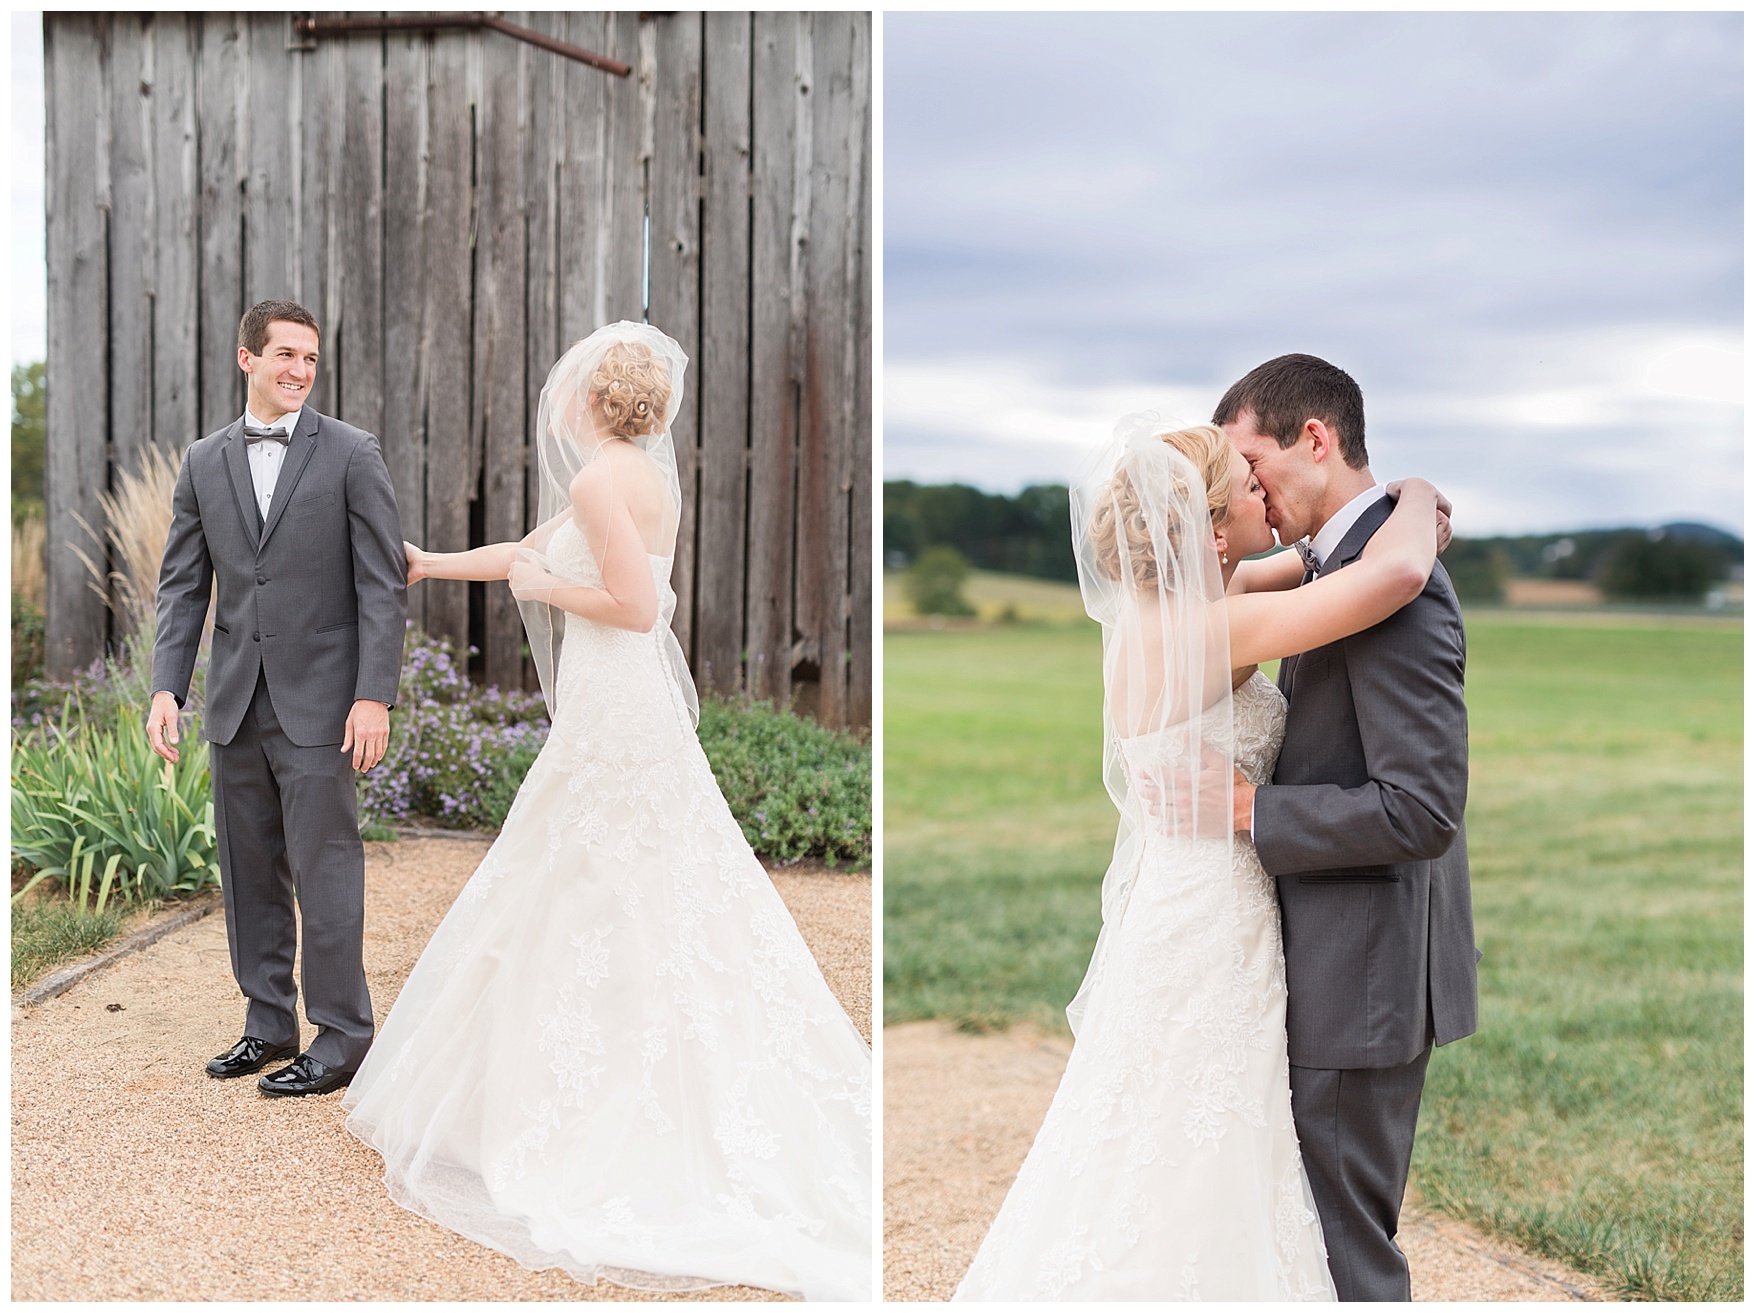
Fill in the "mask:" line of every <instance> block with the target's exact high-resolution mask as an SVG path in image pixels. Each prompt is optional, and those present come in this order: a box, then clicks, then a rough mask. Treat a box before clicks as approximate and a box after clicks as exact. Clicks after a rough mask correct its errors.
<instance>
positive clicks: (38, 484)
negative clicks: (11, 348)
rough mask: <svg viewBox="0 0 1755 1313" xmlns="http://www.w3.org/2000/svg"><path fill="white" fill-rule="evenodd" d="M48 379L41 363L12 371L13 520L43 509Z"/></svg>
mask: <svg viewBox="0 0 1755 1313" xmlns="http://www.w3.org/2000/svg"><path fill="white" fill-rule="evenodd" d="M47 378H48V375H47V373H46V371H45V369H44V366H43V362H42V361H40V360H33V361H31V362H30V363H29V364H27V365H14V366H13V367H12V518H13V519H14V520H17V519H20V518H21V517H22V515H24V514H27V513H29V512H30V511H31V510H32V509H35V510H36V511H37V512H38V513H40V512H41V509H42V505H43V452H44V438H45V436H46V433H47V418H46V417H47V413H48V387H47Z"/></svg>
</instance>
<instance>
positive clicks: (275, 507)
mask: <svg viewBox="0 0 1755 1313" xmlns="http://www.w3.org/2000/svg"><path fill="white" fill-rule="evenodd" d="M316 450H317V412H316V411H315V410H313V409H311V407H309V406H306V407H305V408H304V410H303V411H302V412H301V413H300V414H299V422H298V427H296V428H295V429H294V430H293V435H292V441H291V442H290V443H288V444H287V448H286V463H285V464H284V465H283V466H281V470H280V477H279V478H278V479H276V480H275V481H274V496H273V498H272V499H271V500H270V501H269V503H268V523H267V524H265V525H263V526H262V541H261V542H260V543H259V544H258V545H257V550H258V551H260V550H261V549H262V548H263V547H266V546H267V545H268V539H269V536H270V535H271V534H273V532H274V526H275V525H277V524H279V523H280V516H281V513H282V512H283V511H285V510H286V504H287V502H289V501H290V500H292V491H293V489H294V488H296V487H297V486H298V482H299V475H301V474H303V473H304V472H305V466H307V465H309V464H310V463H311V453H313V452H314V451H316Z"/></svg>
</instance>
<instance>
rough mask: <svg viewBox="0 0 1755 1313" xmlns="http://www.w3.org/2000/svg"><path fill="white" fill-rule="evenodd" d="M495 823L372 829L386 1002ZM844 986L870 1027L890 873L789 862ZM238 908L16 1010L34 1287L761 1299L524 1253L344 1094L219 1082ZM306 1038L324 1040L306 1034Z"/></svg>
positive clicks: (380, 981) (783, 885)
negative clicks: (525, 1260)
mask: <svg viewBox="0 0 1755 1313" xmlns="http://www.w3.org/2000/svg"><path fill="white" fill-rule="evenodd" d="M486 851H487V843H486V841H485V840H456V839H405V840H403V841H402V842H400V843H393V844H392V843H374V844H368V845H367V846H366V861H367V866H366V925H367V938H366V970H367V975H368V977H369V980H370V983H371V989H372V998H373V1001H374V1003H375V1004H376V1005H377V1009H378V1016H379V1019H380V1020H382V1018H383V1016H384V1014H385V1012H387V1011H388V1010H389V1006H390V1004H391V1002H392V1001H394V999H395V997H396V993H397V991H398V990H399V989H400V987H401V984H402V982H403V980H404V979H406V978H407V975H408V972H409V969H410V968H411V967H413V965H414V962H415V959H416V958H417V957H418V956H419V955H420V950H421V947H422V946H423V945H424V944H425V943H426V941H427V938H428V937H429V936H430V935H431V933H432V931H433V928H434V927H435V926H436V925H437V924H438V922H439V919H440V917H441V916H443V914H444V912H445V910H446V909H447V908H448V907H449V906H450V904H451V901H452V899H454V898H455V897H456V895H457V892H458V890H459V889H461V888H462V886H463V883H464V881H466V880H467V879H468V878H469V876H470V875H471V874H472V873H473V872H474V870H475V867H476V865H477V864H478V863H479V862H480V861H481V858H482V855H483V854H484V853H485V852H486ZM774 883H775V885H776V887H778V889H779V890H780V893H781V896H782V897H783V898H784V899H785V901H786V904H787V906H788V907H789V908H791V909H792V913H793V916H794V917H795V918H796V919H797V921H798V924H799V928H800V929H801V930H802V931H803V932H804V937H805V939H806V941H807V942H808V943H809V944H810V946H811V950H812V951H813V952H814V953H815V954H816V957H817V961H818V962H819V963H820V964H821V965H822V968H823V974H824V975H825V976H826V977H827V978H828V981H829V984H830V987H831V988H832V989H833V990H834V991H835V994H836V996H837V997H838V998H839V999H840V1000H841V1002H842V1005H843V1006H845V1007H846V1008H847V1010H848V1012H849V1014H850V1015H851V1016H852V1017H853V1019H854V1021H855V1022H856V1023H857V1024H858V1025H859V1027H860V1029H861V1031H862V1032H864V1034H865V1035H866V1037H867V1039H868V1040H869V1038H870V1035H871V880H870V878H869V877H868V876H863V875H847V874H843V873H829V872H822V871H814V872H813V871H808V870H804V871H801V870H796V869H794V870H789V871H781V872H776V873H775V874H774ZM242 1002H243V1000H242V997H241V996H240V995H239V994H238V991H237V986H236V985H235V984H234V983H233V982H232V978H231V969H230V959H229V956H228V954H227V951H226V941H225V920H224V918H223V917H221V916H210V917H208V918H206V919H205V920H202V921H199V922H197V923H195V924H194V925H192V926H189V927H188V928H186V929H184V930H181V931H178V932H177V933H175V934H172V935H169V936H167V937H166V938H165V939H163V940H161V941H160V942H158V943H156V944H154V945H152V946H151V947H150V948H147V949H145V950H144V951H142V952H140V953H137V954H135V955H133V956H130V957H127V958H125V959H124V960H122V961H120V962H118V963H116V964H115V965H114V966H112V967H108V968H106V969H104V970H103V971H101V972H99V973H97V974H96V975H94V976H92V977H90V978H88V979H86V980H84V981H82V982H81V983H79V984H78V985H76V986H75V987H74V988H73V989H71V990H70V991H68V992H67V993H66V994H64V995H62V996H61V997H59V998H55V999H51V1000H49V1001H48V1002H46V1003H44V1004H42V1005H41V1006H39V1007H35V1008H30V1009H25V1010H21V1011H18V1012H15V1014H14V1018H13V1025H12V1298H13V1299H15V1300H42V1299H53V1300H115V1299H126V1300H146V1299H151V1300H187V1299H228V1300H231V1299H237V1300H242V1299H275V1300H411V1299H420V1300H514V1299H516V1300H574V1299H608V1300H644V1299H675V1298H683V1299H696V1300H726V1299H736V1300H759V1299H775V1298H778V1296H775V1295H773V1294H772V1293H771V1292H768V1291H764V1290H754V1289H750V1288H747V1287H741V1286H740V1287H723V1286H722V1287H717V1288H715V1289H712V1290H705V1291H699V1292H693V1293H691V1294H687V1295H682V1296H676V1295H646V1294H641V1293H639V1292H634V1291H628V1290H624V1289H622V1288H621V1287H619V1286H612V1285H609V1284H608V1283H600V1284H599V1285H596V1286H592V1287H585V1286H581V1285H579V1284H578V1283H577V1282H575V1281H573V1280H572V1279H571V1278H569V1277H568V1276H566V1275H565V1274H564V1273H560V1272H556V1271H550V1272H527V1271H525V1270H524V1269H523V1268H521V1267H519V1266H518V1265H517V1264H516V1263H514V1262H513V1261H512V1260H511V1259H509V1258H505V1257H503V1256H501V1255H499V1254H497V1253H495V1252H493V1251H492V1250H489V1249H484V1248H482V1247H481V1246H479V1245H476V1244H473V1243H471V1242H470V1241H467V1240H464V1239H462V1238H460V1237H458V1236H455V1235H453V1234H452V1233H451V1232H449V1231H446V1230H443V1229H442V1228H440V1227H437V1226H435V1225H433V1224H432V1223H430V1222H428V1221H426V1220H424V1219H422V1218H419V1217H416V1216H415V1215H414V1214H412V1213H408V1212H405V1211H403V1210H402V1209H400V1208H398V1207H396V1206H395V1205H393V1204H392V1203H391V1202H390V1200H389V1198H388V1196H387V1195H386V1194H385V1193H384V1189H383V1186H382V1185H381V1183H380V1179H381V1176H382V1172H383V1164H382V1162H381V1160H380V1159H379V1158H378V1156H377V1155H376V1154H374V1153H372V1152H371V1151H370V1150H369V1149H367V1148H366V1147H365V1146H363V1145H362V1144H360V1143H359V1142H358V1141H357V1140H355V1139H354V1138H353V1137H352V1136H350V1135H348V1134H347V1133H346V1132H345V1131H344V1130H343V1129H342V1125H341V1096H340V1095H339V1094H334V1095H327V1096H323V1097H314V1098H304V1099H266V1098H263V1097H262V1096H261V1095H259V1094H258V1093H257V1092H256V1090H255V1082H254V1080H253V1079H240V1080H236V1081H216V1080H211V1079H209V1078H208V1077H207V1076H206V1075H205V1074H204V1072H203V1071H202V1067H203V1065H204V1064H205V1063H206V1061H207V1059H208V1058H210V1057H212V1056H213V1055H214V1054H215V1053H219V1052H222V1051H223V1050H225V1049H226V1048H227V1047H229V1046H230V1044H231V1043H232V1041H233V1040H235V1039H236V1038H237V1036H238V1033H239V1030H240V1027H241V1023H242V1020H243V1006H242ZM306 1038H309V1032H308V1030H307V1034H306Z"/></svg>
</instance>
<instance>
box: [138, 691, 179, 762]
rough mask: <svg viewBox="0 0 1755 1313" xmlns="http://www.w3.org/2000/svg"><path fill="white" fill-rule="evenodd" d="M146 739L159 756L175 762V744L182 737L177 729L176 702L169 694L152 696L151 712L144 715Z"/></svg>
mask: <svg viewBox="0 0 1755 1313" xmlns="http://www.w3.org/2000/svg"><path fill="white" fill-rule="evenodd" d="M146 737H147V739H148V741H150V742H151V744H152V750H153V751H154V752H156V753H158V755H159V756H161V757H163V758H164V759H165V760H166V761H169V762H175V761H176V760H177V742H178V740H179V739H180V738H181V737H182V735H181V734H180V733H179V731H178V728H177V700H176V699H175V698H174V697H172V696H171V695H170V694H169V693H154V694H153V695H152V710H150V711H148V712H147V713H146Z"/></svg>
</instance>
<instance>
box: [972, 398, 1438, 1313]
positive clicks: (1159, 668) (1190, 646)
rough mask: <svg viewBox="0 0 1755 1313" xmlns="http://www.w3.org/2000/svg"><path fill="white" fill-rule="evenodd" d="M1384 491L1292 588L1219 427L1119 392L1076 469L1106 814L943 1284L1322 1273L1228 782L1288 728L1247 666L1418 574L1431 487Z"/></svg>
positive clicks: (1311, 1283) (1064, 1288)
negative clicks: (977, 1219) (1048, 1010)
mask: <svg viewBox="0 0 1755 1313" xmlns="http://www.w3.org/2000/svg"><path fill="white" fill-rule="evenodd" d="M1389 491H1390V492H1391V494H1392V495H1397V494H1398V493H1399V503H1398V506H1397V508H1396V510H1395V512H1394V514H1393V515H1392V516H1391V517H1390V519H1389V521H1388V522H1386V523H1385V524H1384V526H1383V527H1382V528H1381V529H1379V530H1378V532H1377V534H1376V535H1375V536H1374V537H1373V539H1372V540H1371V544H1370V546H1368V547H1367V548H1366V549H1365V553H1364V555H1363V556H1362V557H1361V558H1360V559H1359V561H1358V562H1356V563H1355V564H1354V565H1352V566H1350V567H1349V568H1348V569H1345V570H1337V571H1335V572H1333V573H1332V574H1330V575H1328V576H1325V577H1324V578H1321V579H1318V580H1316V581H1315V582H1314V583H1311V584H1309V585H1307V586H1304V587H1297V585H1298V584H1299V583H1300V581H1301V580H1302V578H1303V567H1302V565H1301V563H1300V562H1299V559H1298V557H1297V556H1296V555H1295V554H1294V553H1291V552H1286V553H1282V554H1281V555H1280V556H1277V557H1274V558H1272V559H1271V560H1268V561H1263V562H1250V563H1248V565H1246V566H1245V565H1240V564H1239V562H1241V561H1242V558H1243V557H1245V556H1248V555H1252V554H1255V553H1258V552H1262V551H1265V550H1267V549H1268V548H1269V547H1270V546H1272V544H1273V536H1272V532H1271V530H1270V529H1269V528H1268V525H1267V518H1266V506H1265V500H1264V498H1263V495H1262V492H1261V487H1260V485H1259V483H1257V482H1256V481H1255V479H1254V478H1253V476H1252V475H1251V474H1250V471H1249V465H1248V463H1247V462H1246V461H1244V459H1243V458H1242V457H1241V456H1240V455H1238V454H1237V453H1236V452H1235V451H1234V450H1232V449H1231V447H1230V445H1229V443H1228V442H1227V441H1226V439H1225V435H1224V434H1223V432H1221V431H1220V430H1219V429H1217V428H1213V427H1211V426H1209V425H1200V426H1195V427H1179V426H1177V425H1175V424H1173V423H1168V422H1166V421H1163V420H1161V419H1160V418H1159V417H1158V416H1156V415H1150V414H1146V415H1130V416H1128V417H1126V418H1125V419H1123V420H1122V421H1121V423H1120V424H1119V425H1118V426H1117V428H1116V431H1115V436H1114V438H1113V439H1112V441H1111V442H1110V444H1109V445H1108V446H1107V447H1106V448H1104V449H1103V450H1102V451H1101V452H1099V453H1098V454H1097V456H1096V457H1095V458H1094V460H1093V461H1092V462H1091V463H1090V464H1089V465H1088V467H1087V469H1086V470H1085V472H1084V475H1083V477H1082V478H1081V479H1080V481H1079V483H1078V485H1077V486H1076V487H1075V488H1074V489H1073V491H1072V498H1073V543H1074V549H1075V552H1076V553H1077V556H1078V563H1079V586H1080V588H1081V590H1082V591H1083V593H1084V596H1085V605H1086V609H1087V610H1088V611H1089V612H1090V614H1091V616H1092V618H1093V619H1096V620H1097V621H1099V622H1100V623H1101V624H1102V626H1103V675H1104V693H1105V697H1104V727H1103V728H1104V776H1105V783H1106V784H1107V786H1108V788H1109V792H1110V794H1111V796H1112V797H1113V798H1114V800H1115V803H1116V805H1117V807H1118V808H1119V809H1120V812H1121V825H1120V830H1119V833H1118V835H1117V839H1116V845H1115V854H1114V858H1113V860H1112V862H1111V864H1110V867H1109V870H1108V873H1107V874H1106V875H1105V876H1104V880H1103V893H1102V904H1103V930H1102V933H1101V935H1100V936H1099V938H1098V941H1097V946H1096V949H1095V951H1094V953H1093V954H1092V958H1091V964H1090V968H1089V970H1088V972H1087V974H1086V977H1085V981H1084V984H1083V985H1082V986H1081V987H1080V989H1079V993H1078V996H1077V997H1076V998H1075V999H1074V1000H1073V1002H1072V1004H1071V1005H1070V1006H1069V1007H1068V1008H1067V1016H1068V1018H1069V1020H1070V1021H1071V1022H1072V1025H1073V1030H1074V1035H1075V1042H1074V1045H1073V1051H1072V1055H1071V1057H1070V1059H1069V1060H1068V1063H1067V1067H1066V1071H1065V1073H1064V1075H1063V1076H1062V1079H1061V1083H1060V1087H1059V1089H1058V1090H1057V1091H1056V1093H1055V1096H1054V1102H1053V1104H1052V1106H1051V1107H1050V1108H1049V1111H1048V1115H1047V1118H1046V1119H1045V1120H1044V1122H1043V1125H1042V1129H1041V1131H1040V1132H1039V1133H1038V1134H1037V1137H1036V1141H1035V1143H1034V1145H1033V1146H1032V1147H1031V1149H1030V1153H1029V1156H1028V1157H1027V1158H1026V1159H1025V1161H1024V1165H1023V1167H1022V1168H1021V1169H1020V1171H1019V1172H1018V1176H1017V1179H1016V1181H1015V1182H1014V1183H1013V1185H1012V1188H1011V1191H1010V1193H1009V1194H1008V1195H1007V1196H1006V1200H1005V1203H1004V1205H1003V1206H1002V1208H1001V1209H1000V1212H999V1216H998V1217H997V1218H996V1219H995V1221H994V1223H993V1227H992V1229H991V1230H990V1231H989V1232H988V1234H987V1236H986V1238H985V1239H984V1240H983V1242H982V1244H981V1248H980V1250H979V1252H978V1253H977V1255H976V1257H975V1261H974V1263H973V1265H972V1266H971V1267H970V1269H969V1271H968V1273H967V1275H966V1276H965V1277H964V1278H963V1282H962V1284H961V1285H960V1286H959V1287H958V1289H957V1293H956V1298H958V1299H978V1300H998V1299H1008V1300H1010V1299H1016V1300H1025V1299H1065V1300H1071V1299H1101V1300H1111V1299H1207V1300H1211V1299H1230V1300H1239V1299H1258V1300H1324V1299H1333V1298H1334V1297H1335V1292H1334V1284H1333V1282H1332V1280H1331V1279H1330V1277H1329V1272H1328V1266H1327V1260H1326V1251H1325V1249H1324V1246H1323V1240H1322V1228H1321V1224H1320V1222H1319V1221H1318V1219H1317V1215H1316V1209H1315V1205H1314V1203H1313V1201H1312V1198H1311V1193H1310V1187H1309V1184H1308V1182H1307V1180H1306V1178H1305V1175H1304V1170H1303V1165H1302V1162H1301V1160H1300V1158H1299V1153H1298V1140H1297V1135H1296V1133H1295V1131H1294V1129H1293V1125H1292V1102H1291V1088H1290V1084H1289V1079H1288V1073H1287V1060H1286V982H1285V963H1284V959H1283V956H1282V952H1281V944H1280V920H1279V909H1278V903H1277V901H1276V897H1275V892H1274V885H1273V881H1272V880H1271V879H1270V878H1269V877H1268V876H1267V875H1266V874H1265V873H1264V872H1263V871H1262V868H1261V864H1260V862H1259V861H1258V860H1256V857H1255V851H1254V849H1253V847H1252V846H1251V845H1250V843H1249V840H1248V837H1247V833H1244V834H1236V835H1234V834H1233V824H1234V819H1233V816H1232V811H1231V807H1232V803H1231V782H1232V771H1233V767H1235V768H1236V769H1238V770H1240V771H1241V772H1242V774H1243V775H1244V776H1245V777H1247V778H1248V779H1249V780H1250V781H1251V782H1252V783H1258V784H1259V783H1265V782H1267V780H1268V779H1269V778H1270V777H1271V775H1272V773H1273V769H1274V763H1275V761H1276V759H1277V757H1278V755H1279V749H1280V741H1281V739H1282V737H1283V736H1284V732H1285V717H1286V704H1285V700H1284V698H1283V697H1282V696H1281V694H1280V692H1279V690H1278V689H1277V688H1275V687H1274V685H1273V684H1272V683H1270V682H1269V681H1268V679H1267V678H1266V677H1265V676H1264V675H1262V674H1260V673H1259V672H1257V671H1256V670H1255V664H1256V663H1257V662H1260V661H1265V660H1268V659H1271V658H1274V657H1281V656H1286V655H1290V654H1291V653H1294V652H1301V651H1306V650H1308V649H1310V648H1312V647H1316V646H1318V645H1320V644H1323V643H1327V642H1332V641H1334V640H1336V639H1338V638H1340V637H1342V636H1344V635H1346V634H1351V633H1356V632H1358V631H1359V630H1362V629H1365V628H1368V627H1370V626H1371V625H1373V624H1376V623H1378V622H1379V621H1381V620H1383V619H1384V618H1386V617H1387V616H1389V615H1390V614H1392V613H1393V612H1394V611H1396V610H1397V609H1398V608H1399V607H1401V606H1403V605H1405V604H1406V603H1407V602H1409V601H1411V600H1412V599H1413V598H1414V597H1415V596H1416V595H1418V593H1419V591H1420V587H1421V586H1422V585H1423V584H1424V581H1425V578H1426V576H1427V575H1429V574H1430V573H1431V570H1432V563H1433V560H1434V557H1435V552H1436V548H1437V545H1438V544H1437V539H1438V537H1439V533H1437V532H1434V525H1435V524H1439V517H1438V510H1439V507H1440V505H1441V499H1439V498H1438V497H1437V493H1436V490H1435V489H1433V488H1432V486H1431V485H1430V484H1428V483H1425V482H1423V481H1421V480H1408V481H1406V482H1405V483H1403V484H1401V485H1400V487H1399V489H1398V488H1397V487H1395V486H1394V485H1392V487H1391V488H1390V490H1389ZM1445 509H1446V510H1448V507H1445ZM1439 532H1442V526H1441V527H1440V530H1439Z"/></svg>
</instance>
